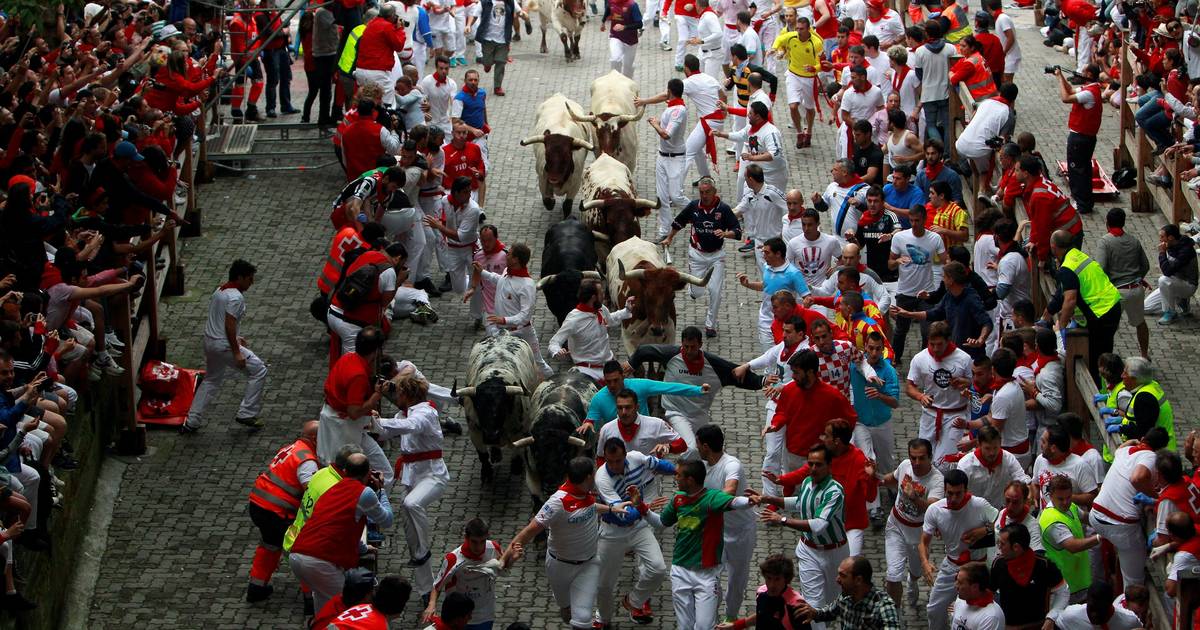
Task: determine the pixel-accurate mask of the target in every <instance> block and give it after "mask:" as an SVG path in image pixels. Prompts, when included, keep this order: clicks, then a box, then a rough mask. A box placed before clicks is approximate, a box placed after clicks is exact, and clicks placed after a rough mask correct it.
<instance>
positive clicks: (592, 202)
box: [582, 199, 604, 210]
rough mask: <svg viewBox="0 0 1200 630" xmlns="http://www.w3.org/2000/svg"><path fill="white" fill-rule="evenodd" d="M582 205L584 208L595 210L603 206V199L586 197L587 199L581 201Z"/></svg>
mask: <svg viewBox="0 0 1200 630" xmlns="http://www.w3.org/2000/svg"><path fill="white" fill-rule="evenodd" d="M582 207H583V209H584V210H595V209H596V208H603V207H604V200H603V199H588V200H587V201H585V202H583V206H582Z"/></svg>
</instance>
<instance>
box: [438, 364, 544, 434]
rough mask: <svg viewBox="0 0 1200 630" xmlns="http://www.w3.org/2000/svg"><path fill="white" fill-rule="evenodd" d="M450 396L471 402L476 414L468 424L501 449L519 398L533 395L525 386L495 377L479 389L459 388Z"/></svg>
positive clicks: (477, 386) (480, 385)
mask: <svg viewBox="0 0 1200 630" xmlns="http://www.w3.org/2000/svg"><path fill="white" fill-rule="evenodd" d="M450 395H451V396H453V397H455V398H470V399H471V407H470V408H471V409H474V411H475V413H474V414H470V415H468V418H467V420H468V421H471V422H474V424H475V428H476V429H478V430H479V432H480V434H481V435H482V436H483V441H484V443H486V444H489V445H499V444H500V442H501V441H502V439H503V435H504V425H505V420H506V419H507V418H508V417H509V415H511V414H512V413H513V408H514V406H515V399H516V397H517V396H528V395H529V392H528V391H526V390H525V388H524V387H523V386H521V385H509V384H507V383H505V382H504V379H502V378H500V377H499V376H493V377H490V378H487V379H485V380H484V381H483V382H482V383H480V384H478V385H475V386H471V387H464V388H462V389H458V388H457V387H456V388H454V389H453V390H451V392H450Z"/></svg>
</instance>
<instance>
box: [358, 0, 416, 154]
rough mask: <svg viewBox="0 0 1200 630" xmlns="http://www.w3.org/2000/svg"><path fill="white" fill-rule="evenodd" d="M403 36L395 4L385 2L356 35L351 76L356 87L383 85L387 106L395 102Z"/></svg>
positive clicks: (384, 101)
mask: <svg viewBox="0 0 1200 630" xmlns="http://www.w3.org/2000/svg"><path fill="white" fill-rule="evenodd" d="M406 37H407V36H406V35H405V32H404V23H403V22H401V21H400V17H399V16H397V15H396V7H395V6H394V5H392V4H390V3H385V4H384V5H383V6H381V7H379V15H378V16H376V17H375V18H374V19H373V20H371V21H370V22H368V23H367V28H366V29H365V30H363V33H362V35H361V36H359V38H358V57H357V60H356V62H355V70H354V79H355V80H356V81H358V85H359V87H362V86H364V85H369V84H372V83H373V84H375V85H378V86H379V87H381V88H383V104H384V106H386V107H391V106H392V105H394V104H395V102H396V83H395V78H394V77H393V76H392V69H393V68H394V67H395V66H396V53H398V52H402V51H403V50H404V43H405V41H406ZM395 153H397V151H392V154H395ZM371 166H374V164H372V165H371Z"/></svg>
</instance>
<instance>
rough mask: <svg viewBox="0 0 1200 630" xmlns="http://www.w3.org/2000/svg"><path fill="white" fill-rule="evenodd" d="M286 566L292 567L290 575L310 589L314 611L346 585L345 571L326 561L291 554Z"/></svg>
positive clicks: (300, 554) (339, 592) (299, 554)
mask: <svg viewBox="0 0 1200 630" xmlns="http://www.w3.org/2000/svg"><path fill="white" fill-rule="evenodd" d="M288 565H290V566H291V567H292V575H295V576H296V579H297V580H300V581H301V582H303V583H304V584H305V586H308V588H310V589H312V596H313V607H314V609H316V610H321V609H322V608H324V607H325V604H326V603H327V602H328V601H329V600H331V599H333V598H334V596H335V595H339V594H341V592H342V587H343V586H344V585H345V583H346V571H345V570H344V569H342V568H341V567H339V566H337V565H336V564H334V563H332V562H329V561H328V560H322V559H320V558H314V557H312V556H308V555H305V554H302V553H293V554H289V555H288Z"/></svg>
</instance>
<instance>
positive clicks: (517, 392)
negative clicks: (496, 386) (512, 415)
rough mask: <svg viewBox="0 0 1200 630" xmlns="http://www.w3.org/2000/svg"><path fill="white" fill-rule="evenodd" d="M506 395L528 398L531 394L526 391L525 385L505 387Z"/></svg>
mask: <svg viewBox="0 0 1200 630" xmlns="http://www.w3.org/2000/svg"><path fill="white" fill-rule="evenodd" d="M504 393H505V394H508V395H509V396H528V395H529V392H528V391H526V390H525V386H523V385H505V386H504Z"/></svg>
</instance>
